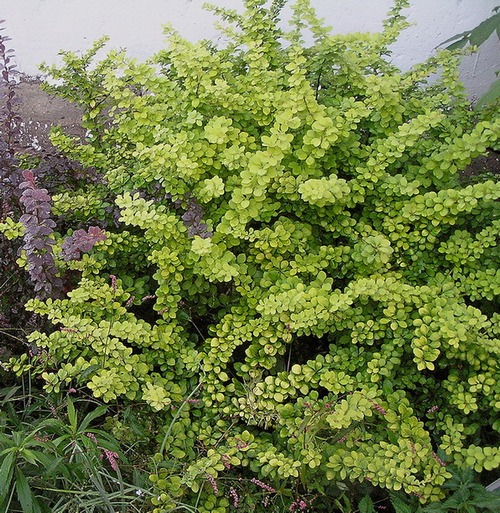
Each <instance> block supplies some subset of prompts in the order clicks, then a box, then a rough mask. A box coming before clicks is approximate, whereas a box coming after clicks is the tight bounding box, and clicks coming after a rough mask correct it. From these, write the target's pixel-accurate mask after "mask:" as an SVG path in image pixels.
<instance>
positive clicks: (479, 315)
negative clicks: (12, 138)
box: [15, 0, 500, 513]
mask: <svg viewBox="0 0 500 513" xmlns="http://www.w3.org/2000/svg"><path fill="white" fill-rule="evenodd" d="M244 4H245V10H244V12H242V13H238V12H236V11H232V10H228V9H219V8H213V10H214V11H215V12H216V13H218V14H219V15H220V17H221V20H222V22H223V26H224V28H223V33H224V34H225V35H226V36H227V41H226V43H225V44H224V46H223V47H220V48H219V47H216V46H215V45H214V44H213V43H211V42H209V41H201V42H198V43H192V42H189V41H186V40H185V39H183V38H181V37H180V36H179V34H178V33H176V32H175V31H174V30H172V29H169V30H168V47H167V48H166V49H165V50H162V51H161V52H159V53H158V54H157V55H156V56H155V57H154V58H153V59H152V60H151V62H148V63H137V62H135V61H133V60H129V59H127V58H126V57H125V55H124V54H122V53H119V52H113V53H111V54H110V55H109V56H108V57H107V58H105V59H104V60H102V61H100V62H97V63H94V56H95V54H96V52H97V51H98V50H99V49H100V48H101V47H102V45H103V44H104V43H103V42H102V41H100V42H98V43H96V45H94V47H93V48H92V49H91V50H90V51H89V52H88V53H87V54H85V55H83V56H77V55H75V54H72V53H66V54H65V64H64V66H63V67H61V68H55V67H52V68H45V70H46V71H49V72H50V74H51V76H52V77H53V78H55V79H57V81H58V83H57V84H58V85H52V86H47V87H48V89H49V90H51V91H56V92H58V93H59V94H61V95H62V96H64V97H66V98H69V99H71V100H73V101H75V102H77V103H78V104H79V105H80V106H81V107H82V108H83V109H84V116H83V120H82V124H83V126H84V127H85V128H86V129H87V136H86V137H85V140H83V141H79V140H77V139H75V138H72V137H70V136H68V135H65V134H63V133H62V132H61V131H55V132H54V133H53V142H54V143H55V144H56V145H57V146H58V147H59V148H60V149H61V150H63V151H64V152H65V154H66V155H67V156H69V157H71V158H73V159H75V160H78V161H79V162H80V163H81V164H83V165H84V166H86V167H87V168H91V169H93V170H95V172H96V173H97V176H99V177H101V179H100V180H97V181H95V182H94V183H92V184H88V185H87V186H85V187H83V188H82V189H80V190H78V189H77V190H68V191H64V192H60V193H59V194H57V195H54V196H53V207H52V213H53V214H55V215H56V216H57V217H58V219H59V220H60V222H59V226H60V227H61V228H60V229H57V230H56V232H55V234H54V237H55V244H54V255H55V259H56V263H57V266H58V269H59V274H60V276H61V277H65V279H66V281H67V282H68V283H70V284H71V290H70V291H69V292H67V293H66V295H65V296H60V297H59V298H56V297H55V296H54V297H52V298H47V299H46V300H44V301H42V300H40V299H37V300H32V301H31V302H30V303H29V304H28V308H29V309H31V310H33V311H34V312H36V313H38V314H43V315H46V316H47V318H48V319H50V321H51V322H52V324H53V326H54V329H53V330H52V331H51V332H50V333H41V332H35V333H33V334H32V335H31V336H30V341H31V343H33V344H35V345H36V346H37V347H39V348H43V349H45V350H46V351H47V352H48V354H49V355H50V359H49V360H47V361H48V362H49V364H47V366H46V368H45V369H41V367H40V366H39V367H38V369H39V371H40V369H41V370H43V374H42V376H43V379H44V380H45V381H46V387H47V388H48V389H49V390H60V389H64V388H65V387H69V386H74V385H75V384H78V385H80V386H85V387H88V388H89V389H90V390H91V391H92V393H93V394H94V395H95V396H96V397H99V398H102V399H104V400H105V401H115V400H118V399H119V400H120V401H129V402H130V401H131V402H137V401H143V402H144V403H146V405H147V406H145V407H147V408H150V409H151V411H152V412H156V413H155V415H156V416H157V417H158V419H161V423H162V425H163V426H164V427H163V428H162V430H161V432H160V433H159V435H158V441H159V443H160V444H161V448H160V450H159V452H158V454H157V456H156V458H155V459H156V463H157V471H156V473H155V474H154V475H153V476H152V479H153V481H154V482H155V483H156V487H157V489H158V494H157V497H156V498H155V500H154V502H155V504H156V509H155V511H156V512H158V513H159V512H163V511H170V509H169V508H172V507H173V506H174V505H175V504H178V501H184V502H186V503H190V504H197V506H198V507H199V508H200V511H207V512H208V511H210V512H217V511H218V512H221V513H222V512H224V511H228V510H229V508H230V502H231V496H230V495H229V492H228V490H229V486H230V485H229V484H227V485H222V484H221V483H222V481H221V480H220V479H219V478H223V477H224V478H225V479H226V480H227V481H225V482H227V483H232V482H233V481H231V480H232V479H234V482H236V483H238V481H237V478H238V477H243V478H250V477H255V478H258V479H259V480H260V481H259V482H261V481H262V482H265V483H267V486H268V487H269V488H270V489H271V490H274V492H271V491H270V490H267V491H266V490H265V489H263V493H265V494H266V497H267V498H268V501H270V500H273V501H282V502H279V503H280V504H285V505H290V503H291V501H292V500H295V498H296V497H297V496H298V494H303V495H308V494H310V495H314V494H318V493H319V494H329V493H331V494H335V493H336V492H335V491H336V490H338V488H337V487H338V486H340V483H342V482H344V481H348V482H351V483H352V482H355V481H360V482H362V481H369V482H371V483H372V484H373V485H376V486H380V487H382V488H386V489H388V490H400V489H402V490H404V491H405V492H407V493H409V494H414V495H417V496H418V497H419V498H420V499H421V500H422V501H423V502H425V501H427V500H429V499H431V500H435V499H438V498H440V497H441V496H442V488H441V485H442V484H443V483H444V482H445V481H446V479H448V478H449V477H450V473H449V471H448V469H447V468H446V466H445V462H444V461H443V460H445V461H446V462H453V463H455V464H458V465H460V466H471V467H474V468H475V469H476V470H478V471H480V470H482V469H486V470H490V469H492V468H494V467H496V466H498V464H499V462H500V453H499V451H498V448H496V447H495V446H494V442H493V440H494V438H493V437H494V435H495V433H496V432H497V431H498V428H499V423H498V408H499V405H500V402H499V399H500V395H499V394H500V390H499V385H498V383H497V381H496V377H495V373H496V370H497V355H498V342H497V341H496V339H495V337H496V332H497V331H498V322H497V321H498V314H497V313H495V304H496V303H495V298H496V296H497V294H498V291H499V287H500V284H499V277H500V275H499V271H498V266H497V264H498V253H497V250H496V248H495V245H496V239H497V236H498V233H499V221H498V220H496V218H495V215H496V211H497V208H498V203H496V202H495V201H496V200H497V199H498V195H499V192H500V187H499V185H498V184H497V183H495V182H493V181H487V182H483V183H477V184H474V185H468V186H463V185H461V183H460V181H459V173H460V171H462V170H463V169H464V168H465V167H466V166H467V165H468V164H469V163H470V162H471V160H472V159H473V158H475V157H477V156H479V155H483V154H485V153H486V151H487V148H488V147H490V146H492V145H494V144H495V143H496V141H497V138H498V134H499V133H500V122H499V120H498V119H481V115H480V114H479V115H478V114H477V113H472V112H471V111H470V109H469V106H468V103H467V101H466V99H465V96H464V91H463V87H462V85H461V83H460V81H459V78H458V70H457V65H458V62H459V56H458V55H457V54H456V53H453V52H447V51H443V52H440V53H438V54H437V55H436V56H435V57H433V58H431V59H429V60H428V61H427V62H425V63H423V64H421V65H418V66H416V67H414V68H413V69H411V70H410V71H408V72H404V73H403V72H401V71H399V70H398V69H397V68H395V67H394V66H393V65H392V64H390V62H389V59H388V55H389V54H390V52H389V46H390V44H391V43H392V42H393V41H394V40H395V38H396V37H397V36H398V34H399V32H400V31H401V30H402V29H403V28H404V27H405V26H406V22H405V20H404V17H403V16H402V15H401V10H402V8H403V7H405V6H406V4H407V2H406V1H404V0H398V1H396V3H395V7H394V9H393V10H392V11H391V12H390V15H389V18H388V20H387V21H386V22H385V24H384V30H383V32H381V33H376V34H350V35H331V34H330V33H329V31H328V30H327V29H325V28H323V26H322V25H321V24H320V22H319V21H318V20H317V19H316V18H315V16H314V13H313V11H312V9H311V8H310V6H309V3H308V2H307V1H305V0H299V1H298V2H297V3H296V5H295V7H294V15H293V17H292V28H291V29H290V30H289V31H288V32H287V31H286V30H285V29H282V28H280V25H279V24H278V20H279V14H280V11H281V7H282V4H283V2H281V1H274V2H273V3H272V4H271V5H270V6H268V7H266V5H265V2H264V1H263V0H245V2H244ZM305 29H307V30H308V31H309V32H310V33H311V34H312V37H313V40H314V43H313V44H307V43H305V42H304V39H303V35H302V34H303V33H304V31H305ZM429 77H432V79H430V78H429ZM478 116H479V117H478ZM95 225H98V226H99V227H100V228H102V229H104V230H105V231H104V233H105V240H102V239H103V238H104V237H103V235H102V232H101V231H98V233H99V236H100V238H99V240H96V241H94V242H95V244H93V243H92V244H91V245H90V247H89V248H87V249H90V248H93V249H91V251H90V252H85V251H86V250H85V251H83V250H79V251H77V253H76V257H75V256H74V257H69V258H68V252H67V251H65V250H64V248H66V249H67V248H68V247H69V246H70V243H69V242H68V237H70V236H71V237H73V239H71V244H73V243H75V238H74V232H73V230H77V229H78V230H80V233H81V232H82V231H83V234H85V235H86V236H87V237H88V236H89V235H88V234H90V233H91V232H90V230H89V231H88V233H87V232H85V230H84V229H87V228H89V227H92V226H95ZM68 226H71V230H70V231H69V232H67V231H66V229H67V227H68ZM65 227H66V228H65ZM93 230H94V231H95V230H96V228H93ZM86 240H87V239H86ZM65 244H66V246H65ZM71 247H73V246H71ZM75 247H77V248H79V247H80V246H78V245H77V246H75ZM82 251H83V252H82ZM75 276H76V277H77V280H76V281H75V278H74V277H75ZM68 277H71V279H72V280H73V282H71V281H70V280H69V278H68ZM68 280H69V281H68ZM67 287H68V286H67ZM26 363H27V362H26V361H24V362H22V361H21V362H18V363H17V364H15V365H16V368H18V369H21V370H22V368H24V365H25V364H26ZM207 476H208V479H207ZM215 478H217V479H219V481H218V482H219V486H218V487H213V488H212V487H211V486H210V484H209V481H214V479H215ZM255 482H257V480H256V479H254V481H253V483H254V484H255ZM235 486H236V485H235ZM238 486H239V485H238ZM255 486H257V485H255ZM259 486H260V485H259ZM241 500H243V499H241ZM248 500H250V498H249V499H248ZM276 503H277V504H278V502H276Z"/></svg>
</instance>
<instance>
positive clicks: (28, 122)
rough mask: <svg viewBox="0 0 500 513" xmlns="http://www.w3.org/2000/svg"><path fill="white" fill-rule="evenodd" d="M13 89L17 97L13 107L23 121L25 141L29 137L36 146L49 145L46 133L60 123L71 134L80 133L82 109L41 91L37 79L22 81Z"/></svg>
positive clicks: (81, 133) (81, 131)
mask: <svg viewBox="0 0 500 513" xmlns="http://www.w3.org/2000/svg"><path fill="white" fill-rule="evenodd" d="M16 89H17V91H16V92H17V98H18V100H19V103H18V105H17V106H16V108H17V110H18V112H19V114H20V116H21V119H22V120H23V122H24V127H23V134H24V137H23V139H24V140H23V142H24V143H27V142H28V141H32V142H33V145H34V146H35V148H36V147H37V146H42V147H46V146H47V145H50V142H49V139H48V133H49V129H50V127H53V126H62V127H63V128H64V129H65V131H67V132H69V133H71V134H74V135H83V130H82V128H81V126H80V119H81V113H80V111H79V109H78V108H77V107H75V106H74V105H72V104H71V103H69V102H67V101H66V100H63V99H62V98H58V97H55V96H52V95H49V94H47V93H46V92H45V91H42V90H41V89H40V85H39V84H38V83H37V82H36V81H22V82H20V83H19V84H18V85H17V86H16Z"/></svg>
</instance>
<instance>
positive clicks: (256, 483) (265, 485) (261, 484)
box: [250, 477, 276, 493]
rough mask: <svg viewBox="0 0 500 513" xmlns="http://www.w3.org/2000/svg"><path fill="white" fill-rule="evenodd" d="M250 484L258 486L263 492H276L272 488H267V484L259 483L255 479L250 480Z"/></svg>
mask: <svg viewBox="0 0 500 513" xmlns="http://www.w3.org/2000/svg"><path fill="white" fill-rule="evenodd" d="M250 482H251V483H253V484H255V485H257V486H259V487H260V488H262V489H263V490H266V492H271V493H274V492H275V491H276V490H275V489H274V488H273V487H272V486H269V485H268V484H266V483H264V482H262V481H260V480H259V479H256V478H255V477H253V478H252V479H250Z"/></svg>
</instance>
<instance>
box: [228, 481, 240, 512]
mask: <svg viewBox="0 0 500 513" xmlns="http://www.w3.org/2000/svg"><path fill="white" fill-rule="evenodd" d="M229 494H230V495H231V497H232V498H233V506H234V507H235V508H237V507H238V505H239V503H240V497H239V495H238V493H237V492H236V490H235V489H234V488H233V487H232V486H231V488H229Z"/></svg>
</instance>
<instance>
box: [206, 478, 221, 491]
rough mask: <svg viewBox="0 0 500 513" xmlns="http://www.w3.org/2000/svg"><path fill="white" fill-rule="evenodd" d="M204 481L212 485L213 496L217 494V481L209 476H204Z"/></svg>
mask: <svg viewBox="0 0 500 513" xmlns="http://www.w3.org/2000/svg"><path fill="white" fill-rule="evenodd" d="M205 479H206V480H207V481H208V482H209V483H210V484H211V485H212V488H213V490H214V493H215V495H217V494H218V493H219V487H218V485H217V481H216V480H215V478H214V477H212V476H211V475H210V474H205Z"/></svg>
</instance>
